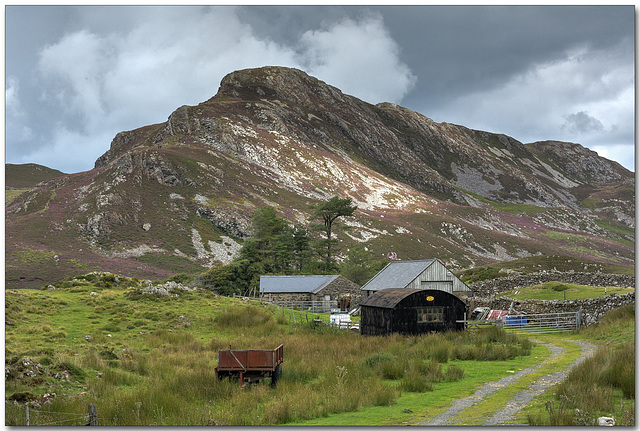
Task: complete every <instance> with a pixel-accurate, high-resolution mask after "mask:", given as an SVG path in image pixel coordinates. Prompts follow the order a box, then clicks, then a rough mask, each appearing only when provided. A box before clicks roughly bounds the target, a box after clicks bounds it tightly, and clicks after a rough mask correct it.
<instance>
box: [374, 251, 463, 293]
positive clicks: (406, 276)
mask: <svg viewBox="0 0 640 431" xmlns="http://www.w3.org/2000/svg"><path fill="white" fill-rule="evenodd" d="M361 289H362V291H364V292H365V295H366V296H370V295H372V294H374V293H376V292H377V291H379V290H383V289H429V290H442V291H445V292H448V293H451V294H453V295H456V296H457V297H458V298H460V299H462V300H465V299H466V298H468V297H469V296H472V295H473V293H472V291H471V289H470V288H469V286H467V285H466V284H465V283H464V282H463V281H462V280H460V279H459V278H458V277H456V276H455V275H454V274H453V273H452V272H451V271H449V270H448V269H447V267H446V266H444V264H443V263H442V262H440V261H439V260H438V259H426V260H400V261H396V262H391V263H389V264H388V265H387V266H385V267H384V268H383V269H382V270H381V271H380V272H379V273H378V274H376V275H375V276H374V277H373V278H372V279H371V280H369V281H368V282H367V283H366V284H365V285H364V286H362V288H361Z"/></svg>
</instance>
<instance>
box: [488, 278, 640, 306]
mask: <svg viewBox="0 0 640 431" xmlns="http://www.w3.org/2000/svg"><path fill="white" fill-rule="evenodd" d="M605 289H606V290H605ZM605 291H606V294H607V295H611V294H614V293H615V294H618V295H624V294H626V293H630V292H633V291H635V289H633V288H623V287H616V286H609V287H599V286H584V285H579V284H571V283H561V282H559V281H550V282H548V283H543V284H539V285H536V286H530V287H525V288H522V289H517V290H511V291H508V292H502V293H500V294H498V296H507V297H509V298H515V299H539V300H545V301H551V300H564V299H566V300H571V299H589V298H598V297H601V296H605Z"/></svg>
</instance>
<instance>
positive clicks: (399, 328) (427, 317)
mask: <svg viewBox="0 0 640 431" xmlns="http://www.w3.org/2000/svg"><path fill="white" fill-rule="evenodd" d="M466 313H467V306H466V304H465V303H464V302H463V301H462V300H461V299H459V298H458V297H457V296H455V295H453V294H452V293H449V292H445V291H443V290H436V289H398V288H396V289H383V290H379V291H377V292H375V293H374V294H372V295H371V296H369V297H368V298H366V299H365V300H364V301H362V302H361V303H360V316H361V318H360V333H361V334H362V335H388V334H392V333H400V334H405V335H418V334H423V333H428V332H442V331H450V330H461V329H464V323H461V322H458V321H464V319H465V316H466Z"/></svg>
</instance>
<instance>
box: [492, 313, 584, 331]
mask: <svg viewBox="0 0 640 431" xmlns="http://www.w3.org/2000/svg"><path fill="white" fill-rule="evenodd" d="M580 320H581V313H580V311H576V312H568V313H547V314H522V315H508V316H505V317H504V318H503V320H502V321H501V322H499V324H500V323H501V324H502V328H503V329H504V330H506V331H510V332H514V333H516V334H544V333H550V332H566V331H576V330H578V329H580V323H581V322H580Z"/></svg>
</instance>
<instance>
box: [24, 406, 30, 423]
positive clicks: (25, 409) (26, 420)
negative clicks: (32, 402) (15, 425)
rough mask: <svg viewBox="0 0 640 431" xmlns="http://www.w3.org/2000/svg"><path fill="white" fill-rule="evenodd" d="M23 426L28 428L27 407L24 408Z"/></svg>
mask: <svg viewBox="0 0 640 431" xmlns="http://www.w3.org/2000/svg"><path fill="white" fill-rule="evenodd" d="M24 415H25V416H24V424H25V425H26V426H29V406H24Z"/></svg>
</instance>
